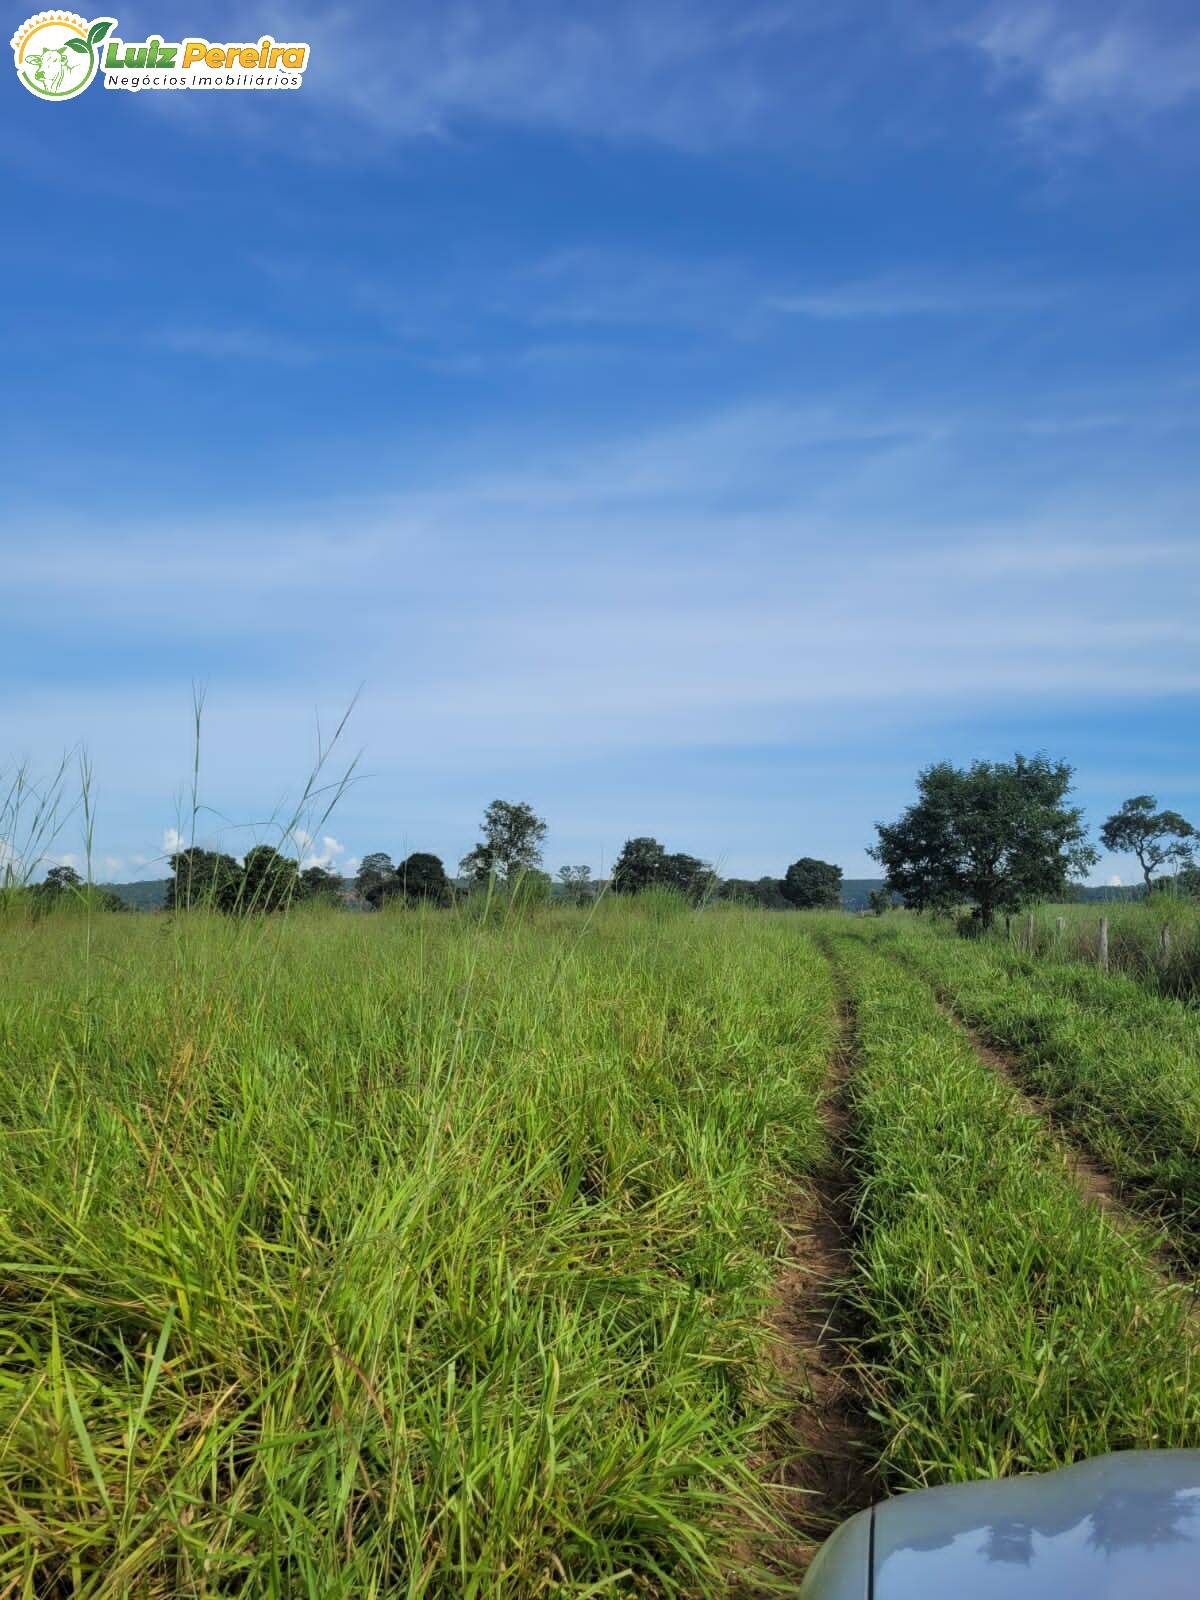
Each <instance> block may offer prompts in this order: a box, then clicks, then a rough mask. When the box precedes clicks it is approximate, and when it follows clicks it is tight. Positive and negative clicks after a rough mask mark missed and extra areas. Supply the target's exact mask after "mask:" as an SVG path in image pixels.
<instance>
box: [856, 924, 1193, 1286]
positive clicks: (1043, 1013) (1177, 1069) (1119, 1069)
mask: <svg viewBox="0 0 1200 1600" xmlns="http://www.w3.org/2000/svg"><path fill="white" fill-rule="evenodd" d="M889 931H890V932H891V934H892V936H893V937H894V938H895V941H896V948H897V949H898V951H899V952H901V953H902V954H903V956H904V957H905V958H906V959H907V960H908V961H910V962H912V963H914V964H916V965H917V966H918V967H919V968H920V970H921V971H922V972H924V973H926V974H927V975H928V976H929V978H930V979H931V980H932V981H933V982H934V983H935V984H936V985H937V987H938V989H939V990H940V991H941V993H943V994H944V995H945V997H946V998H947V1000H948V1001H949V1002H950V1003H951V1004H952V1005H953V1006H954V1008H955V1010H956V1011H958V1013H959V1014H960V1015H961V1016H962V1017H963V1018H964V1019H965V1020H966V1021H968V1022H970V1023H972V1024H973V1025H975V1026H976V1027H978V1028H980V1029H982V1030H984V1031H985V1032H986V1033H987V1035H988V1036H989V1037H990V1038H991V1039H993V1040H994V1041H995V1042H996V1043H997V1044H999V1045H1001V1046H1003V1047H1004V1048H1005V1049H1007V1050H1011V1051H1012V1052H1013V1053H1014V1054H1015V1055H1017V1056H1018V1057H1019V1058H1020V1060H1021V1062H1022V1063H1023V1070H1024V1073H1025V1076H1026V1078H1027V1080H1028V1082H1029V1084H1030V1086H1031V1087H1032V1088H1034V1089H1036V1091H1037V1093H1038V1094H1039V1095H1042V1096H1043V1097H1044V1098H1045V1099H1046V1101H1047V1102H1048V1104H1049V1106H1050V1107H1051V1109H1052V1110H1053V1111H1054V1113H1055V1115H1056V1116H1058V1117H1059V1118H1061V1119H1062V1120H1063V1122H1065V1123H1066V1124H1068V1125H1069V1126H1070V1127H1071V1128H1072V1130H1073V1131H1074V1132H1075V1134H1076V1135H1077V1136H1078V1137H1079V1138H1080V1139H1082V1140H1083V1141H1084V1143H1085V1144H1086V1145H1087V1146H1088V1148H1089V1149H1090V1150H1091V1151H1092V1152H1093V1153H1094V1154H1095V1156H1096V1157H1097V1158H1098V1159H1099V1160H1100V1161H1102V1162H1103V1163H1104V1164H1105V1166H1107V1167H1108V1168H1109V1169H1110V1170H1111V1172H1112V1173H1113V1175H1114V1176H1115V1177H1116V1178H1117V1179H1118V1181H1119V1182H1120V1184H1121V1185H1122V1187H1123V1189H1124V1190H1125V1191H1126V1193H1127V1195H1128V1197H1129V1198H1130V1199H1131V1200H1135V1201H1137V1202H1138V1203H1140V1204H1142V1205H1143V1206H1145V1207H1146V1208H1147V1209H1148V1210H1149V1211H1151V1212H1153V1213H1154V1214H1155V1216H1157V1217H1159V1218H1161V1220H1162V1221H1163V1223H1164V1224H1165V1225H1166V1227H1167V1228H1168V1231H1169V1235H1170V1239H1171V1241H1172V1242H1173V1243H1174V1244H1175V1245H1176V1246H1177V1247H1178V1248H1179V1249H1180V1250H1181V1251H1182V1252H1183V1253H1184V1254H1185V1255H1186V1256H1187V1257H1188V1258H1189V1259H1190V1260H1191V1261H1193V1262H1195V1261H1196V1260H1200V1011H1197V1010H1196V1009H1195V1007H1192V1006H1187V1005H1183V1004H1181V1003H1179V1002H1178V1001H1174V1000H1166V999H1163V998H1161V997H1160V996H1158V995H1155V994H1152V993H1150V992H1148V991H1147V990H1146V988H1145V987H1144V986H1143V985H1142V984H1140V983H1139V982H1138V981H1137V979H1135V978H1131V977H1126V976H1123V975H1121V974H1117V973H1112V974H1106V973H1103V972H1100V971H1098V970H1097V969H1096V968H1095V967H1091V966H1087V965H1084V964H1081V963H1062V964H1059V963H1046V962H1043V961H1040V960H1039V959H1038V958H1037V957H1036V956H1032V957H1031V956H1029V955H1027V954H1025V953H1023V952H1021V951H1019V950H1015V949H1011V948H1009V947H1007V946H1005V945H1004V944H995V943H992V942H990V941H981V942H979V943H975V942H973V941H969V940H948V939H941V938H938V937H936V936H934V935H931V934H930V933H929V932H928V930H926V929H923V928H921V927H918V926H914V925H912V924H909V925H907V926H904V927H903V928H901V929H900V930H899V931H898V932H897V931H895V930H889ZM886 936H887V935H886V934H885V937H886Z"/></svg>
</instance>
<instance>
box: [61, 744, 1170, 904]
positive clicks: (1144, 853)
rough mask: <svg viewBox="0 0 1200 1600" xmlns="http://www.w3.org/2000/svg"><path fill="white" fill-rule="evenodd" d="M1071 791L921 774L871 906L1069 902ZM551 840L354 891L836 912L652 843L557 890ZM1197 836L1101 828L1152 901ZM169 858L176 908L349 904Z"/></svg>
mask: <svg viewBox="0 0 1200 1600" xmlns="http://www.w3.org/2000/svg"><path fill="white" fill-rule="evenodd" d="M1072 779H1073V771H1072V768H1071V767H1070V766H1069V765H1068V764H1067V763H1066V762H1063V761H1052V760H1050V759H1049V758H1048V757H1046V756H1044V755H1038V756H1034V757H1026V756H1022V755H1020V754H1018V755H1016V756H1014V757H1013V759H1012V761H1009V762H1004V761H976V762H973V763H972V764H971V765H970V766H969V767H966V768H960V767H956V766H954V765H953V764H952V763H950V762H937V763H935V764H934V765H932V766H929V767H926V768H925V769H924V770H923V771H922V772H920V773H919V774H918V775H917V798H916V800H915V801H914V803H913V804H912V805H910V806H908V807H906V808H905V810H904V812H903V813H902V814H901V816H900V817H899V818H898V819H897V820H896V821H895V822H891V823H883V822H881V823H877V824H876V834H877V841H876V843H875V845H874V846H873V847H872V848H871V849H870V850H869V851H868V854H870V855H871V856H872V858H873V859H874V860H876V861H878V862H879V863H880V865H881V866H882V868H883V871H884V886H883V888H882V889H881V890H877V891H874V892H873V893H872V895H871V909H872V910H874V911H876V912H882V911H884V910H886V909H887V907H888V906H889V905H892V904H894V903H896V902H900V903H902V904H904V905H905V906H908V907H909V908H911V909H913V910H917V911H925V910H934V911H947V910H951V909H954V908H957V907H961V906H964V905H965V906H969V907H970V908H971V914H972V916H973V918H974V919H975V920H976V921H977V922H978V923H979V924H980V925H981V926H982V927H984V928H989V927H991V926H992V925H993V923H994V921H995V918H996V917H997V915H1000V914H1004V913H1008V912H1013V911H1016V910H1018V909H1019V908H1020V907H1021V906H1024V905H1028V904H1029V903H1031V902H1033V901H1037V900H1054V899H1059V898H1062V897H1063V896H1064V895H1065V894H1067V893H1069V891H1070V889H1071V886H1072V885H1073V884H1074V883H1075V882H1077V881H1078V879H1079V878H1080V877H1081V875H1082V874H1084V873H1086V871H1087V870H1088V869H1089V868H1090V867H1091V866H1093V865H1094V864H1095V863H1096V861H1097V860H1098V859H1099V855H1098V852H1097V850H1096V849H1095V847H1094V846H1093V845H1092V844H1091V843H1090V841H1089V839H1088V836H1087V829H1086V826H1085V824H1084V820H1083V813H1082V810H1081V809H1080V808H1079V807H1078V806H1075V805H1072V804H1071V803H1070V795H1071V788H1072ZM546 832H547V826H546V822H545V820H544V818H542V817H539V816H538V814H537V813H536V811H535V810H534V809H533V807H532V806H531V805H529V804H528V803H527V802H525V801H506V800H493V801H492V803H491V805H489V806H488V808H487V810H486V811H485V812H484V815H483V825H482V828H481V833H482V837H481V838H480V839H479V840H478V842H477V843H476V844H475V845H473V846H472V848H471V849H470V850H469V851H468V852H467V853H466V855H464V856H463V857H462V859H461V860H460V861H459V863H458V872H459V876H458V878H457V879H451V878H450V877H449V876H448V875H447V872H446V869H445V865H444V863H443V862H442V860H441V859H440V858H439V857H438V856H436V855H433V854H431V853H430V852H428V851H416V852H414V853H413V854H411V855H409V856H407V857H406V858H405V859H404V860H402V861H400V862H398V863H394V862H393V861H392V859H391V857H390V856H389V855H388V854H386V853H385V852H383V851H373V852H371V853H369V854H367V855H365V856H364V857H363V859H362V861H361V863H360V865H359V868H358V871H357V873H356V875H355V878H354V880H353V888H354V891H355V892H356V894H357V897H358V899H359V901H360V902H361V903H362V904H363V905H365V906H369V907H371V908H373V909H376V910H378V909H380V908H382V907H383V906H385V905H387V904H388V903H389V902H394V901H398V902H403V903H406V904H409V905H415V904H427V905H434V906H445V905H449V904H451V903H452V902H453V901H454V900H456V899H458V898H459V897H460V896H462V895H469V894H472V893H477V892H481V891H486V892H488V893H500V894H505V895H507V896H510V897H514V896H520V897H521V898H522V899H524V900H527V901H529V902H530V903H536V902H537V901H539V900H548V899H550V898H551V896H552V895H556V896H557V897H558V898H559V899H561V900H566V901H568V902H570V903H573V904H577V905H586V904H588V903H589V902H590V901H591V900H593V899H594V898H595V896H596V895H597V894H598V893H599V892H600V891H601V889H606V890H607V891H608V892H609V893H612V894H617V895H636V894H641V893H644V892H646V891H648V890H670V891H672V892H674V893H675V894H677V895H680V896H682V897H683V898H684V899H685V900H687V901H689V902H691V903H692V904H696V905H699V904H704V903H708V902H712V901H726V902H733V903H737V904H743V905H753V906H761V907H765V908H767V909H771V910H785V909H805V910H807V909H819V908H822V907H833V906H837V905H838V904H839V901H840V894H841V885H842V871H841V868H840V867H838V866H835V865H834V864H833V863H832V862H828V861H822V860H819V859H817V858H816V857H813V856H801V857H800V858H799V859H798V860H796V861H793V862H792V863H791V865H790V866H789V867H788V868H787V870H786V871H785V873H784V875H783V877H782V878H773V877H763V878H757V879H744V878H725V879H722V878H721V877H720V876H719V875H718V874H717V872H716V871H715V869H714V868H713V866H712V865H711V864H710V863H709V862H706V861H703V860H701V859H700V858H699V857H698V856H693V855H689V854H687V853H686V852H683V851H670V850H668V849H667V848H666V847H665V846H664V845H663V844H661V843H660V842H659V840H657V839H655V838H652V837H650V836H649V835H639V836H638V837H636V838H631V839H627V840H626V841H625V843H624V845H623V846H622V849H621V852H620V854H619V855H618V857H617V859H616V862H615V863H614V865H613V870H612V874H611V876H610V878H609V879H608V880H607V883H603V884H602V883H598V882H596V881H595V880H594V879H593V878H592V875H591V869H590V868H589V867H587V866H562V867H560V868H559V869H558V875H557V876H558V883H557V885H555V884H554V882H553V880H552V879H551V877H550V875H549V873H547V872H546V871H545V870H544V868H543V864H542V863H543V847H544V843H545V838H546ZM1196 838H1197V832H1196V829H1195V828H1194V827H1193V826H1192V825H1191V823H1189V822H1188V821H1187V820H1186V819H1185V818H1184V817H1183V816H1182V815H1180V813H1179V812H1177V811H1172V810H1169V809H1164V810H1159V809H1157V801H1156V800H1155V798H1154V796H1153V795H1135V796H1133V797H1131V798H1130V799H1129V800H1126V801H1125V802H1124V804H1123V805H1122V806H1121V807H1120V809H1119V810H1118V811H1116V812H1114V813H1113V815H1112V816H1110V817H1108V818H1107V819H1106V820H1105V822H1104V824H1103V826H1102V827H1101V829H1100V841H1101V843H1102V844H1103V845H1104V846H1105V848H1106V849H1108V850H1112V851H1116V852H1120V853H1122V854H1132V855H1133V856H1135V857H1136V859H1137V861H1138V863H1139V866H1140V868H1141V871H1142V874H1143V879H1144V885H1145V890H1146V893H1147V894H1149V893H1152V892H1154V891H1155V890H1156V889H1158V888H1161V887H1162V886H1163V885H1164V884H1165V883H1169V884H1170V885H1171V886H1172V887H1173V888H1175V889H1177V890H1181V891H1183V892H1188V893H1200V872H1198V871H1197V867H1196V864H1195V840H1196ZM170 862H171V873H172V875H171V878H170V880H169V883H168V886H167V900H166V904H167V908H168V909H176V908H181V907H185V906H195V905H207V906H213V907H216V908H218V909H220V910H222V911H229V912H252V911H277V910H280V909H282V908H283V907H285V906H288V905H294V904H297V903H302V902H304V901H310V902H312V901H316V902H320V901H325V902H328V903H337V902H340V901H342V900H343V899H344V897H345V886H344V884H343V880H342V879H341V878H339V877H338V876H337V875H336V874H334V873H332V872H329V871H328V870H327V869H326V868H324V867H318V866H310V867H306V868H303V869H301V867H300V866H299V864H298V863H297V862H296V861H295V860H294V859H292V858H291V857H289V856H287V855H284V854H283V853H281V852H280V851H277V850H275V849H273V848H272V847H271V846H270V845H256V846H255V847H254V848H253V849H251V850H249V851H248V852H247V853H246V856H245V859H244V860H243V861H241V862H239V861H237V860H236V859H235V858H234V857H233V856H231V855H227V854H224V853H222V852H219V851H212V850H205V849H201V848H198V847H192V848H190V849H187V850H181V851H179V852H177V853H176V854H175V855H173V856H172V857H171V858H170ZM1164 869H1168V870H1167V871H1166V872H1165V873H1164ZM69 870H70V869H61V868H58V869H55V872H56V873H59V874H62V873H63V872H65V871H69ZM51 876H53V874H51ZM49 882H50V879H49V877H48V879H47V883H49ZM56 892H57V891H56Z"/></svg>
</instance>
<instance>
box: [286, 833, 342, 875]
mask: <svg viewBox="0 0 1200 1600" xmlns="http://www.w3.org/2000/svg"><path fill="white" fill-rule="evenodd" d="M302 831H303V830H302V829H299V828H297V830H296V839H297V841H298V842H299V843H300V844H302V845H307V846H311V847H312V848H310V849H309V852H308V854H307V855H306V856H304V857H303V859H302V860H301V862H300V865H301V866H302V867H324V868H325V870H326V872H331V871H332V870H333V868H334V867H335V865H337V860H338V857H339V856H344V855H345V853H346V846H345V845H344V844H341V843H340V842H339V841H338V840H337V839H335V838H333V837H332V836H331V835H330V834H325V835H324V836H323V838H322V839H321V847H320V849H317V848H316V844H315V841H314V840H313V839H311V838H310V837H309V836H308V834H304V837H303V838H301V837H300V835H301V833H302ZM338 870H339V871H341V870H343V869H342V868H341V867H339V868H338Z"/></svg>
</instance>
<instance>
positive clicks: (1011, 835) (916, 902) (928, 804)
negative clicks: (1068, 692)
mask: <svg viewBox="0 0 1200 1600" xmlns="http://www.w3.org/2000/svg"><path fill="white" fill-rule="evenodd" d="M1071 778H1072V770H1071V768H1070V767H1069V766H1068V765H1067V764H1066V762H1062V761H1050V760H1048V759H1047V758H1046V757H1045V756H1034V757H1032V758H1030V757H1026V756H1022V755H1016V756H1014V757H1013V759H1012V761H1008V762H1005V761H976V762H973V763H972V765H971V766H970V767H968V768H965V769H964V768H961V767H955V766H953V765H952V764H951V763H950V762H948V761H942V762H938V763H937V764H936V765H934V766H931V767H926V768H925V770H924V771H923V772H921V773H920V774H919V775H918V777H917V796H918V798H917V801H916V803H915V804H914V805H911V806H909V807H908V808H907V809H906V811H905V812H904V814H903V815H902V816H901V817H900V818H899V820H898V821H896V822H893V823H878V824H877V825H876V827H877V831H878V834H879V842H878V844H877V845H876V846H875V848H874V849H873V850H871V851H870V854H871V855H872V856H873V857H874V858H875V860H876V861H879V862H880V863H881V864H882V865H883V868H884V871H885V872H886V875H887V876H886V887H887V888H888V889H892V890H894V891H895V892H896V893H897V894H899V895H901V896H902V897H903V899H904V902H905V904H906V905H909V906H912V907H914V908H915V909H917V910H923V909H926V908H935V909H949V908H950V907H952V906H955V905H961V904H962V903H963V902H969V903H970V904H972V905H973V906H974V908H975V915H976V916H977V918H978V919H979V921H980V923H981V924H982V925H983V926H984V927H985V928H988V927H991V925H992V923H993V921H994V920H995V917H996V914H997V912H1004V911H1016V910H1017V909H1018V908H1019V907H1020V906H1022V905H1024V904H1027V903H1028V902H1029V901H1031V900H1037V899H1048V898H1052V897H1054V896H1056V895H1061V894H1062V893H1063V891H1064V890H1065V888H1066V886H1067V883H1068V880H1069V879H1070V878H1071V877H1072V876H1076V875H1078V874H1079V873H1082V872H1085V871H1086V870H1087V868H1088V867H1090V866H1092V865H1093V864H1094V862H1095V861H1096V860H1097V859H1098V857H1097V854H1096V851H1095V850H1094V849H1093V848H1092V847H1091V846H1090V845H1089V844H1088V842H1087V834H1086V830H1085V828H1084V826H1083V813H1082V812H1081V811H1080V809H1079V808H1078V807H1077V806H1071V805H1068V804H1067V797H1068V796H1069V794H1070V792H1071Z"/></svg>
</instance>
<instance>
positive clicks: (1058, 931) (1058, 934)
mask: <svg viewBox="0 0 1200 1600" xmlns="http://www.w3.org/2000/svg"><path fill="white" fill-rule="evenodd" d="M1066 926H1067V919H1066V917H1055V919H1054V937H1055V938H1056V939H1061V938H1062V936H1063V930H1064V929H1065V928H1066Z"/></svg>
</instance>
